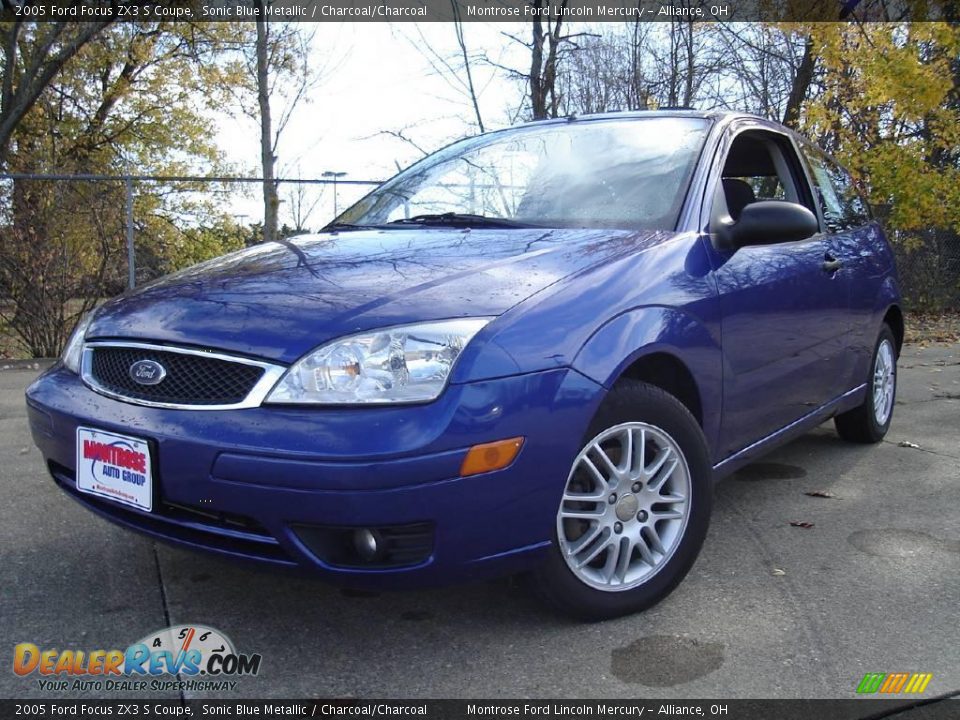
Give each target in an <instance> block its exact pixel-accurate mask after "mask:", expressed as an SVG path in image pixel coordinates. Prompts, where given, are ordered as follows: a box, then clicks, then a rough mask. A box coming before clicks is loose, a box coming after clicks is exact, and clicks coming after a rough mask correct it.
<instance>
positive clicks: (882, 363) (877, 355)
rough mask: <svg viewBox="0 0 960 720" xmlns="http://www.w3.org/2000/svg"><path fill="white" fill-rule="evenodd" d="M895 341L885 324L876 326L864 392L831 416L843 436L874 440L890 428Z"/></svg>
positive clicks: (894, 378)
mask: <svg viewBox="0 0 960 720" xmlns="http://www.w3.org/2000/svg"><path fill="white" fill-rule="evenodd" d="M896 348H897V341H896V339H895V338H894V336H893V331H892V330H891V329H890V326H889V325H886V324H884V326H883V328H882V329H881V330H880V336H879V337H878V338H877V342H876V345H875V346H874V349H873V359H872V360H871V362H870V376H869V381H868V382H867V396H866V398H865V399H864V401H863V404H862V405H859V406H858V407H855V408H854V409H853V410H850V411H848V412H845V413H843V414H842V415H837V416H836V417H835V418H834V421H833V422H834V425H836V428H837V433H839V435H840V437H842V438H843V439H844V440H849V441H850V442H858V443H878V442H880V441H881V440H883V438H884V436H885V435H886V434H887V430H889V429H890V421H891V420H892V419H893V405H894V402H895V401H896V396H897V350H896Z"/></svg>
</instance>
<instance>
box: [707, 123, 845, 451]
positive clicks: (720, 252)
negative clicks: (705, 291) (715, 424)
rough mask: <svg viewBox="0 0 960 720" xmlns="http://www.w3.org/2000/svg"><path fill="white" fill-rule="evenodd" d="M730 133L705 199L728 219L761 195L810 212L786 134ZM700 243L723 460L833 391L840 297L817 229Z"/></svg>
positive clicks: (840, 343) (841, 336)
mask: <svg viewBox="0 0 960 720" xmlns="http://www.w3.org/2000/svg"><path fill="white" fill-rule="evenodd" d="M733 133H734V135H735V137H733V139H732V142H731V143H730V144H729V145H728V148H729V150H728V153H727V156H726V159H725V160H724V163H723V182H722V183H718V192H717V194H716V196H715V198H714V203H715V204H716V203H723V204H724V205H726V208H725V209H726V210H727V212H728V213H729V215H730V217H731V218H733V219H734V220H736V219H737V216H738V214H739V212H740V211H742V209H743V207H745V206H746V205H747V204H749V203H751V202H756V201H759V200H769V199H777V200H786V201H789V202H795V203H799V204H801V205H805V206H807V207H808V208H809V209H810V210H811V211H812V212H814V214H816V208H815V206H814V204H813V197H812V194H811V192H810V186H809V184H808V181H807V178H806V175H805V174H804V170H803V166H802V165H801V164H800V161H799V159H798V157H797V154H796V150H795V149H794V145H793V142H792V141H791V139H790V138H789V137H788V136H786V135H782V134H780V133H776V132H773V131H768V130H760V129H756V128H752V129H750V130H747V131H741V132H740V133H736V131H735V130H734V131H733ZM715 209H716V210H721V209H723V208H715ZM711 217H717V215H716V214H715V213H714V214H712V215H711ZM708 244H710V243H708ZM709 250H710V253H711V255H712V263H713V271H714V276H715V278H716V282H717V289H718V293H719V302H720V309H721V315H722V319H721V328H722V342H723V353H724V358H725V367H724V380H723V396H724V404H723V425H722V431H721V435H722V436H721V447H722V450H723V455H724V456H725V457H726V456H729V455H731V454H733V453H735V452H737V451H739V450H742V449H743V448H745V447H747V446H749V445H750V444H752V443H754V442H756V441H758V440H761V439H763V438H764V437H766V436H768V435H770V434H771V433H774V432H776V431H777V430H779V429H781V428H783V427H785V426H787V425H789V424H790V423H792V422H794V421H796V420H799V419H800V418H802V417H803V416H805V415H807V414H809V413H810V412H812V411H813V410H815V409H816V408H818V407H820V406H822V405H824V404H825V403H827V402H829V401H830V400H832V399H833V398H834V397H836V395H837V394H838V393H839V391H840V384H841V383H840V377H841V371H842V369H843V367H844V363H843V357H844V349H845V342H846V341H845V333H846V329H847V327H848V323H847V294H846V292H845V289H844V287H845V283H844V281H843V277H842V268H840V269H838V268H837V267H836V264H835V263H834V262H833V260H834V258H833V255H832V253H831V248H830V246H829V244H828V241H827V238H826V237H825V236H824V235H823V233H818V234H816V235H814V236H813V237H811V238H808V239H806V240H799V241H792V242H784V241H783V240H782V239H780V238H778V237H776V236H775V235H772V236H771V237H770V240H769V243H766V244H761V245H750V246H745V247H739V248H730V249H718V248H717V247H716V246H715V245H711V247H710V248H709Z"/></svg>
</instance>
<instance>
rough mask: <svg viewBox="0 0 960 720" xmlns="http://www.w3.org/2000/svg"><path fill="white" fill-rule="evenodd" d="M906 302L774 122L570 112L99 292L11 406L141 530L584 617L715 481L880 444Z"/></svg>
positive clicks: (92, 493) (655, 587) (682, 536)
mask: <svg viewBox="0 0 960 720" xmlns="http://www.w3.org/2000/svg"><path fill="white" fill-rule="evenodd" d="M899 302H900V301H899V292H898V288H897V278H896V272H895V269H894V263H893V258H892V256H891V252H890V248H889V246H888V244H887V242H886V240H885V238H884V235H883V232H882V231H881V229H880V227H879V226H878V225H877V224H876V223H875V222H874V221H873V220H872V219H871V216H870V210H869V208H868V206H867V204H866V203H865V202H864V200H863V199H862V198H861V196H860V195H859V194H858V192H857V189H856V187H855V186H854V183H853V181H852V180H851V178H850V176H849V175H848V174H847V173H846V172H845V171H844V170H843V169H842V168H841V167H839V166H838V165H837V164H836V163H835V162H834V161H833V160H832V159H831V158H829V157H828V156H826V155H824V154H823V153H822V152H820V151H819V150H818V149H817V148H816V147H814V146H813V145H811V144H810V143H809V142H807V141H806V140H804V139H803V138H801V137H798V136H797V135H796V134H794V133H793V132H791V131H789V130H787V129H786V128H784V127H781V126H779V125H776V124H774V123H770V122H766V121H763V120H761V119H759V118H755V117H751V116H746V115H738V114H724V113H697V112H686V111H660V112H647V113H629V114H616V115H605V116H593V117H582V118H568V119H562V120H551V121H546V122H540V123H534V124H531V125H526V126H522V127H517V128H511V129H508V130H503V131H500V132H493V133H488V134H486V135H481V136H479V137H475V138H471V139H468V140H464V141H462V142H459V143H456V144H454V145H451V146H450V147H448V148H446V149H444V150H441V151H439V152H437V153H435V154H434V155H431V156H430V157H427V158H426V159H424V160H421V161H420V162H418V163H417V164H416V165H414V166H412V167H411V168H409V169H408V170H406V171H404V172H402V173H400V174H399V175H397V176H396V177H395V178H393V179H392V180H390V181H388V182H386V183H384V184H383V185H382V186H380V187H379V188H378V189H376V190H374V191H373V192H372V193H370V194H369V195H367V196H366V197H365V198H363V199H362V200H360V201H359V202H358V203H356V204H355V205H354V206H353V207H351V208H350V209H349V210H347V212H345V213H344V214H342V215H341V216H340V217H339V218H338V219H337V220H336V221H335V222H334V223H332V224H331V225H329V226H328V227H326V228H325V229H324V231H323V232H321V233H319V234H317V235H306V236H303V237H297V238H293V239H290V240H287V241H283V242H278V243H268V244H262V245H258V246H255V247H252V248H250V249H248V250H244V251H241V252H238V253H234V254H231V255H227V256H225V257H222V258H219V259H216V260H213V261H210V262H207V263H204V264H202V265H198V266H196V267H193V268H190V269H188V270H186V271H183V272H180V273H177V274H175V275H171V276H169V277H166V278H163V279H161V280H159V281H157V282H154V283H152V284H150V285H146V286H144V287H142V288H139V289H137V290H136V291H133V292H129V293H127V294H126V295H124V296H122V297H119V298H116V299H114V300H110V301H108V302H106V303H104V304H103V305H102V306H101V307H100V308H98V309H97V310H96V311H95V312H93V313H91V314H90V315H89V316H88V317H87V318H85V319H84V320H83V321H82V322H81V323H80V324H79V325H78V327H77V329H76V331H75V332H74V334H73V336H72V338H71V339H70V341H69V343H68V345H67V347H66V349H65V351H64V354H63V358H62V361H61V362H60V363H58V364H57V365H56V366H55V367H53V368H51V369H50V370H49V371H47V372H46V373H44V374H43V375H42V376H41V377H40V378H39V379H38V380H37V381H36V382H35V383H33V385H31V386H30V388H29V389H28V390H27V404H28V406H29V416H30V425H31V429H32V432H33V437H34V439H35V441H36V443H37V445H38V446H39V447H40V449H41V451H42V453H43V457H44V458H45V460H46V463H47V467H48V469H49V471H50V473H51V474H52V476H53V479H54V480H55V481H56V482H57V484H58V485H59V486H60V487H61V488H62V489H63V490H64V491H65V492H67V493H68V494H69V495H70V496H71V497H73V498H74V499H75V500H77V501H78V502H80V503H81V504H82V505H84V506H86V507H88V508H89V509H91V510H93V511H95V512H97V513H99V514H101V515H103V516H104V517H107V518H109V519H110V520H112V521H114V522H116V523H119V524H120V525H123V526H126V527H129V528H132V529H134V530H138V531H140V532H143V533H145V534H147V535H149V536H151V537H154V538H158V539H161V540H167V541H170V542H173V543H176V544H178V545H183V546H187V547H193V548H203V549H206V550H209V551H212V552H215V553H219V554H221V555H225V556H230V557H234V558H245V559H251V560H257V561H259V562H261V563H267V564H270V565H273V566H279V567H297V566H299V567H302V568H312V569H315V570H316V571H318V572H320V573H322V574H323V575H324V576H326V577H327V578H329V579H331V580H334V581H337V582H340V583H343V584H348V585H352V586H365V587H399V586H411V585H418V584H420V585H422V584H427V583H437V582H448V581H454V580H464V579H470V578H475V577H481V576H484V575H487V574H490V573H506V572H514V571H519V570H530V571H532V573H531V577H532V578H533V581H534V583H535V585H536V586H537V587H538V588H539V589H540V590H541V591H542V593H543V595H544V596H545V597H546V598H548V599H549V600H550V601H551V602H553V603H554V604H555V605H557V606H559V607H561V608H562V609H564V610H566V611H567V612H570V613H573V614H575V615H577V616H579V617H584V618H605V617H612V616H615V615H618V614H622V613H627V612H632V611H635V610H638V609H642V608H645V607H648V606H649V605H651V604H652V603H654V602H656V601H657V600H659V599H660V598H662V597H664V596H665V595H666V594H667V593H669V592H670V590H671V589H672V588H673V587H675V586H676V585H677V583H678V582H680V580H681V579H682V578H683V576H684V575H685V574H686V572H687V571H688V570H689V568H690V566H691V565H692V564H693V561H694V559H695V558H696V555H697V552H698V551H699V549H700V546H701V544H702V542H703V539H704V535H705V534H706V531H707V524H708V521H709V517H710V506H711V493H712V481H713V480H714V479H717V478H719V477H721V476H723V475H726V474H728V473H730V472H732V471H734V470H735V469H737V468H738V467H740V466H742V465H744V464H745V463H747V462H750V461H751V460H754V459H755V458H756V457H757V456H758V455H760V454H762V453H764V452H766V451H768V450H769V449H770V448H772V447H774V446H776V445H777V444H779V443H782V442H784V441H786V440H789V439H790V438H793V437H796V436H797V435H798V434H800V433H802V432H804V431H806V430H809V429H810V428H812V427H814V426H815V425H817V424H819V423H822V422H823V421H824V420H827V419H829V418H831V417H832V418H833V419H834V421H835V423H836V427H837V430H838V431H839V433H840V435H841V436H843V437H844V438H847V439H849V440H853V441H857V442H876V441H878V440H880V439H881V438H882V437H883V436H884V434H885V433H886V431H887V428H888V427H889V425H890V418H891V415H892V412H893V403H894V395H895V390H896V362H897V356H898V353H899V351H900V345H901V343H902V341H903V316H902V314H901V310H900V305H899Z"/></svg>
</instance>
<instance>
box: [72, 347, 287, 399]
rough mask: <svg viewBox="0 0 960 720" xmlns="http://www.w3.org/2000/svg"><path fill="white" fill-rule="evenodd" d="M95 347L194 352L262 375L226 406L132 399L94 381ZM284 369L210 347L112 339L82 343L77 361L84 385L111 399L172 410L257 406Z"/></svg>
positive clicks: (281, 366)
mask: <svg viewBox="0 0 960 720" xmlns="http://www.w3.org/2000/svg"><path fill="white" fill-rule="evenodd" d="M97 348H128V349H133V350H152V351H154V352H166V353H176V354H180V355H193V356H196V357H202V358H210V359H213V360H223V361H225V362H231V363H238V364H240V365H251V366H253V367H258V368H262V369H263V376H262V377H261V378H260V379H259V380H258V381H257V383H256V384H255V385H254V386H253V389H251V390H250V392H249V393H248V394H247V396H246V397H245V398H244V399H243V400H242V401H240V402H238V403H231V404H227V405H191V404H189V403H169V402H157V401H153V400H141V399H140V398H133V397H129V396H127V395H123V394H122V393H117V392H114V391H113V390H110V389H108V388H105V387H103V386H102V385H101V384H100V383H98V382H97V379H96V378H95V377H94V375H93V352H94V350H96V349H97ZM286 371H287V368H286V367H285V366H283V365H275V364H273V363H268V362H262V361H260V360H251V359H249V358H245V357H238V356H236V355H227V354H224V353H220V352H215V351H212V350H198V349H195V348H184V347H178V346H176V345H157V344H155V343H143V342H125V341H113V340H95V341H91V342H87V343H84V345H83V354H82V356H81V360H80V378H81V379H82V380H83V382H84V384H85V385H86V386H87V387H89V388H90V389H91V390H93V391H94V392H97V393H99V394H101V395H105V396H106V397H109V398H113V399H114V400H121V401H122V402H125V403H130V404H131V405H143V406H146V407H156V408H169V409H171V410H240V409H243V408H254V407H260V405H261V404H262V403H263V401H264V400H265V399H266V397H267V395H268V394H269V393H270V391H271V390H272V389H273V386H274V385H276V384H277V382H278V381H279V380H280V378H281V377H283V374H284V373H285V372H286Z"/></svg>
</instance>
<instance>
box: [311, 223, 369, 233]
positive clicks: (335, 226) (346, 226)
mask: <svg viewBox="0 0 960 720" xmlns="http://www.w3.org/2000/svg"><path fill="white" fill-rule="evenodd" d="M370 227H372V226H371V225H354V224H353V223H344V222H332V223H330V224H329V225H324V226H323V227H322V228H321V229H320V232H329V231H331V230H366V229H368V228H370Z"/></svg>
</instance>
